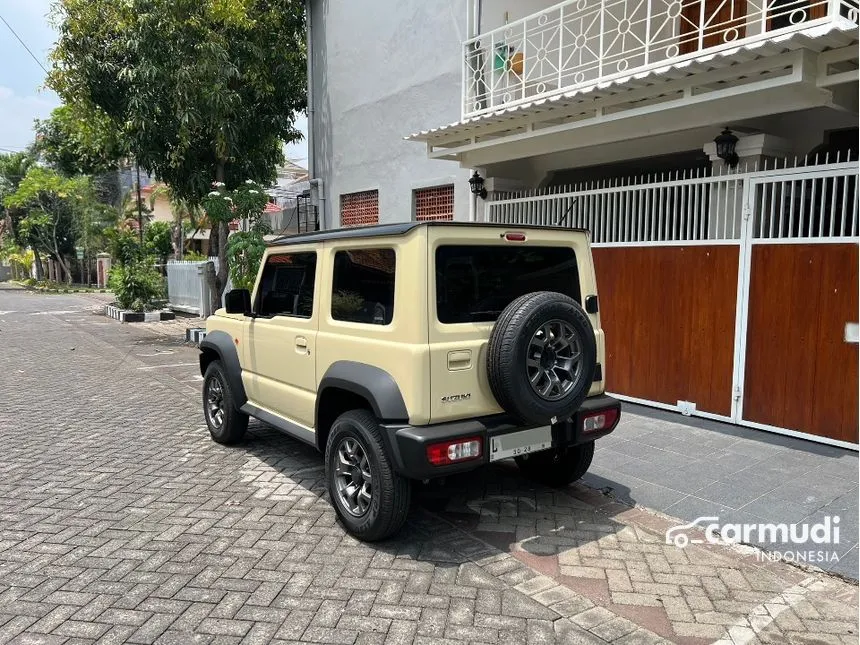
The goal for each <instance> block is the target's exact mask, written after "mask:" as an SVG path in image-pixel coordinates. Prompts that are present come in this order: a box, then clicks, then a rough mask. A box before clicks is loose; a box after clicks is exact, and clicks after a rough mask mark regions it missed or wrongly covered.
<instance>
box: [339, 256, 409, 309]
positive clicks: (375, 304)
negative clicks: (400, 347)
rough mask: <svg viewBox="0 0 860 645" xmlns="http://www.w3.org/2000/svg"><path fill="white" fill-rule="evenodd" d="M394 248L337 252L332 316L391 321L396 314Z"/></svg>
mask: <svg viewBox="0 0 860 645" xmlns="http://www.w3.org/2000/svg"><path fill="white" fill-rule="evenodd" d="M395 267H396V256H395V253H394V249H356V250H354V251H338V252H337V253H335V256H334V280H333V283H332V294H331V317H332V318H334V319H335V320H346V321H349V322H357V323H366V324H368V325H388V324H389V323H390V322H391V320H392V318H393V316H394V272H395Z"/></svg>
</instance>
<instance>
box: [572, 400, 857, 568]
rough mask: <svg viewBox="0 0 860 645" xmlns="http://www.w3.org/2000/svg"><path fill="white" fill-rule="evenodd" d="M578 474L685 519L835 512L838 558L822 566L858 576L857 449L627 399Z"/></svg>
mask: <svg viewBox="0 0 860 645" xmlns="http://www.w3.org/2000/svg"><path fill="white" fill-rule="evenodd" d="M682 420H683V423H682V422H681V421H682ZM583 483H585V484H587V485H588V486H591V487H592V488H596V489H598V490H601V491H604V492H607V493H609V494H611V495H612V496H613V497H614V498H615V499H617V500H619V501H621V502H624V503H627V504H636V505H638V506H643V507H647V508H651V509H654V510H657V511H660V512H662V513H665V514H666V515H669V516H672V517H678V518H680V519H682V520H685V521H688V522H691V521H693V520H695V519H696V518H698V517H702V516H716V517H719V520H720V523H736V522H737V523H760V522H764V523H781V522H784V523H788V524H791V523H800V522H808V523H810V524H814V523H816V522H820V521H822V520H823V518H824V516H827V515H829V516H837V515H838V516H839V518H840V521H839V528H840V542H839V545H838V547H837V548H836V549H835V550H836V552H837V554H838V557H839V561H838V562H830V563H822V565H821V568H823V569H825V570H828V571H832V572H835V573H839V574H840V575H843V576H846V577H849V578H851V579H853V580H856V579H857V578H858V560H857V553H858V526H857V524H858V522H857V515H858V505H857V498H858V455H857V453H856V452H853V451H850V450H844V449H841V448H836V447H833V446H825V445H821V444H816V443H812V442H810V441H804V440H801V439H795V438H793V437H785V436H781V435H776V434H772V433H768V432H762V431H758V430H752V429H748V428H742V427H738V426H732V425H728V424H723V423H717V422H713V421H708V420H703V419H691V418H684V417H681V416H680V415H677V414H673V413H669V412H664V411H660V410H653V409H650V408H645V407H642V406H634V405H626V404H625V406H624V413H623V414H622V421H621V423H620V425H619V426H618V429H617V430H616V431H615V432H614V433H613V434H612V435H610V436H609V437H606V438H604V439H601V440H600V441H598V442H597V450H596V452H595V457H594V463H593V465H592V467H591V469H590V470H589V472H588V474H587V475H586V476H585V477H584V478H583ZM758 545H759V546H761V547H762V548H764V549H773V548H774V545H773V544H769V543H760V542H759V543H758Z"/></svg>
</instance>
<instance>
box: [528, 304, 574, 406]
mask: <svg viewBox="0 0 860 645" xmlns="http://www.w3.org/2000/svg"><path fill="white" fill-rule="evenodd" d="M526 372H527V374H528V378H529V384H530V385H531V387H532V389H533V390H534V391H535V393H536V394H537V395H538V396H539V397H541V398H542V399H544V400H545V401H558V400H559V399H563V398H564V397H565V396H567V394H568V393H569V392H570V391H571V389H573V386H574V384H575V383H576V382H577V380H578V379H579V378H580V375H581V374H582V343H581V342H580V339H579V335H578V334H577V333H576V331H575V330H574V328H573V326H572V325H571V324H570V323H567V322H565V321H563V320H551V321H549V322H547V323H544V324H543V325H541V326H540V327H538V329H537V330H536V331H535V333H534V334H533V335H532V337H531V340H530V341H529V345H528V350H527V352H526Z"/></svg>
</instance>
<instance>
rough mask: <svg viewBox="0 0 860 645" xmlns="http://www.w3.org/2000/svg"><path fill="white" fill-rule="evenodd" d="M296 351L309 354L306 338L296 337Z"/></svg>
mask: <svg viewBox="0 0 860 645" xmlns="http://www.w3.org/2000/svg"><path fill="white" fill-rule="evenodd" d="M296 351H297V352H299V353H300V354H309V353H310V352H308V339H307V338H305V337H304V336H296Z"/></svg>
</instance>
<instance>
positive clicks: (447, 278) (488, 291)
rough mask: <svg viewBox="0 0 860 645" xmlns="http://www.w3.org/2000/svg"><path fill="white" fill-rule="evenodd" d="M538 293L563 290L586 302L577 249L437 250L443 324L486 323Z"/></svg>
mask: <svg viewBox="0 0 860 645" xmlns="http://www.w3.org/2000/svg"><path fill="white" fill-rule="evenodd" d="M532 291H558V292H559V293H563V294H565V295H568V296H570V297H571V298H573V299H574V300H576V301H580V294H579V271H578V270H577V266H576V255H575V254H574V252H573V249H571V248H564V247H549V246H519V247H513V246H440V247H439V248H438V249H436V312H437V315H438V317H439V322H442V323H460V322H485V321H493V320H495V319H496V318H498V317H499V314H500V313H501V312H502V310H503V309H504V308H505V307H507V306H508V305H509V304H510V303H511V301H513V300H515V299H516V298H519V297H520V296H522V295H524V294H526V293H531V292H532Z"/></svg>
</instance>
